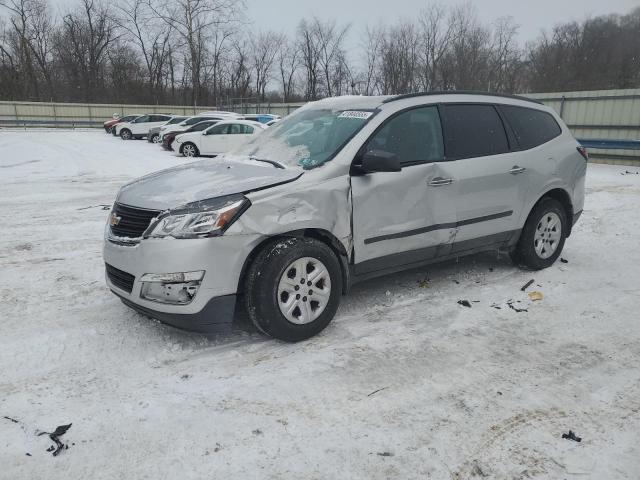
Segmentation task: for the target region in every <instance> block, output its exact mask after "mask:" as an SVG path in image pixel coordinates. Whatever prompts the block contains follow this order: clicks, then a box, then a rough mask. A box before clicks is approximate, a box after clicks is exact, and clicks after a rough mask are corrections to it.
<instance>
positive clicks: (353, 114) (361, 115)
mask: <svg viewBox="0 0 640 480" xmlns="http://www.w3.org/2000/svg"><path fill="white" fill-rule="evenodd" d="M371 115H373V112H362V111H357V110H347V111H346V112H342V113H341V114H340V115H338V118H358V119H360V120H366V119H367V118H369V117H370V116H371Z"/></svg>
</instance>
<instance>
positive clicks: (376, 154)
mask: <svg viewBox="0 0 640 480" xmlns="http://www.w3.org/2000/svg"><path fill="white" fill-rule="evenodd" d="M360 169H361V170H362V172H364V173H375V172H399V171H401V170H402V167H401V166H400V160H399V159H398V157H397V156H396V154H395V153H389V152H385V151H383V150H371V151H370V152H367V153H365V154H364V156H363V157H362V165H361V166H360Z"/></svg>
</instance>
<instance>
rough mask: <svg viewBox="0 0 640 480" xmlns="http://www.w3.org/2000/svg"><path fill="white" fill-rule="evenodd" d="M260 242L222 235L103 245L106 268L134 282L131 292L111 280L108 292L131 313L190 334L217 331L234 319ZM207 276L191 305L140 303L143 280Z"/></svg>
mask: <svg viewBox="0 0 640 480" xmlns="http://www.w3.org/2000/svg"><path fill="white" fill-rule="evenodd" d="M260 240H261V236H259V235H229V236H227V235H223V236H221V237H213V238H202V239H181V240H176V239H173V238H165V239H147V240H142V241H141V242H140V243H138V244H135V245H118V244H115V243H112V242H110V241H109V240H105V242H104V247H103V258H104V261H105V263H106V264H108V265H111V266H112V267H115V268H116V269H118V270H121V271H122V272H126V273H127V274H129V275H132V276H133V277H134V280H133V286H132V288H131V291H130V292H128V291H126V290H124V289H122V288H119V287H118V285H115V284H114V283H112V282H111V281H110V280H109V276H108V275H105V277H106V282H107V286H108V287H109V288H110V289H111V290H112V292H113V293H114V294H116V295H117V296H118V297H120V298H121V299H122V301H123V302H124V303H125V304H126V305H127V306H129V307H131V308H133V309H135V310H137V311H138V312H140V313H143V314H144V315H147V316H150V317H152V318H156V319H158V320H160V321H161V322H164V323H168V324H170V325H173V326H176V327H178V328H182V329H185V330H192V331H199V332H205V331H207V332H208V331H214V330H220V329H221V328H224V326H225V325H227V326H228V325H229V324H230V323H231V322H232V321H233V318H234V311H235V296H236V293H237V290H238V284H239V282H240V275H241V273H242V268H243V266H244V263H245V260H246V259H247V257H248V256H249V254H250V253H251V251H252V250H253V248H255V246H256V245H258V243H259V241H260ZM202 270H203V271H204V272H205V274H204V278H203V279H202V282H201V284H200V286H199V288H198V291H197V293H196V294H195V296H194V297H193V300H191V302H190V303H188V304H186V305H175V304H167V303H160V302H157V301H153V300H148V299H145V298H142V297H141V291H142V284H143V282H142V281H141V277H142V276H143V275H145V274H167V273H178V272H195V271H202Z"/></svg>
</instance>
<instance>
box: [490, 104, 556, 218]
mask: <svg viewBox="0 0 640 480" xmlns="http://www.w3.org/2000/svg"><path fill="white" fill-rule="evenodd" d="M498 108H499V110H500V112H501V113H502V115H503V118H504V119H505V120H506V123H507V125H508V127H510V128H511V130H512V132H513V135H514V137H515V139H516V148H514V150H515V151H514V153H513V157H514V162H516V163H517V164H518V165H520V166H522V167H524V168H526V169H527V173H526V175H527V179H528V181H529V192H528V194H527V198H528V199H529V203H530V202H532V201H537V199H538V198H540V196H541V195H542V194H543V193H544V192H546V191H547V190H548V186H549V183H551V182H552V181H553V180H554V179H556V178H557V173H556V172H557V168H558V163H559V162H560V161H561V160H562V159H563V158H564V157H565V156H566V146H565V145H564V144H563V143H562V142H559V143H558V142H555V143H554V142H552V140H553V139H555V138H557V137H559V136H560V135H561V134H562V129H561V128H560V125H558V122H556V120H555V118H553V116H552V115H551V114H549V113H547V112H544V111H542V110H536V109H533V108H527V107H521V106H515V105H500V106H499V107H498ZM532 199H533V200H532ZM527 206H528V205H527ZM528 213H529V212H528V211H525V212H523V215H528ZM524 221H525V219H524V218H522V219H521V223H524Z"/></svg>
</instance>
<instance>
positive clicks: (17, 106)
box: [0, 102, 302, 128]
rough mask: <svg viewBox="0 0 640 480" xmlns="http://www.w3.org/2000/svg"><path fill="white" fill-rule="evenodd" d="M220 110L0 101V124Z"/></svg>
mask: <svg viewBox="0 0 640 480" xmlns="http://www.w3.org/2000/svg"><path fill="white" fill-rule="evenodd" d="M300 105H302V104H299V103H297V104H294V103H292V104H280V103H278V104H271V103H255V104H253V103H252V104H247V103H242V104H237V105H234V106H232V107H230V108H229V110H231V111H235V112H237V113H242V114H246V113H274V114H277V115H282V116H284V115H288V114H289V113H291V112H292V111H294V110H295V109H296V108H298V107H300ZM211 110H220V108H218V107H207V106H202V107H190V106H184V105H121V104H98V103H92V104H87V103H43V102H0V126H14V127H15V126H17V127H24V128H27V127H32V126H50V127H71V128H75V127H101V126H102V123H103V122H104V121H105V120H108V119H110V118H112V117H113V115H114V114H118V115H121V116H122V115H133V114H140V115H142V114H146V113H170V114H175V115H195V114H198V113H202V112H206V111H211Z"/></svg>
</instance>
